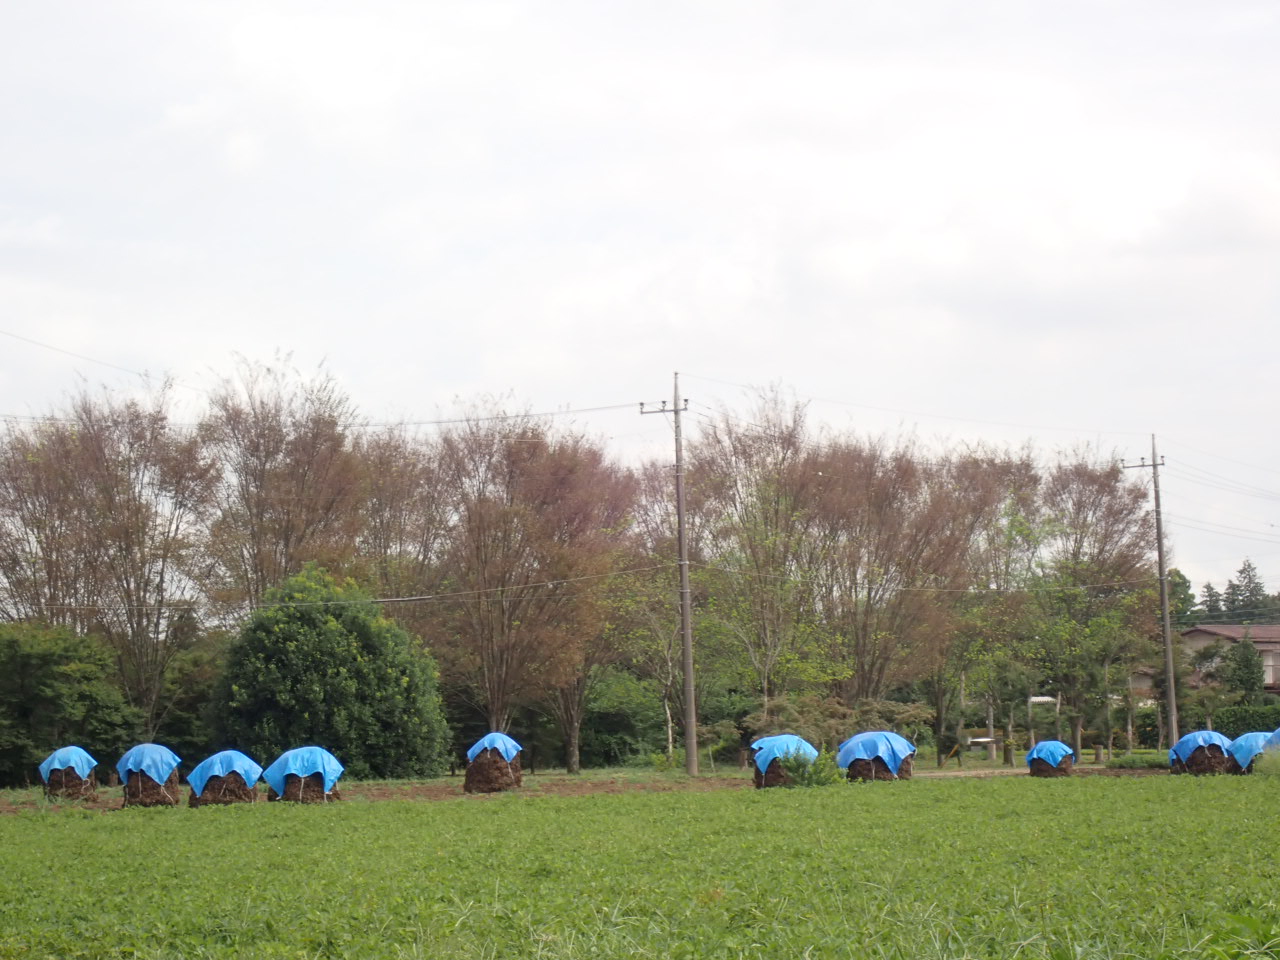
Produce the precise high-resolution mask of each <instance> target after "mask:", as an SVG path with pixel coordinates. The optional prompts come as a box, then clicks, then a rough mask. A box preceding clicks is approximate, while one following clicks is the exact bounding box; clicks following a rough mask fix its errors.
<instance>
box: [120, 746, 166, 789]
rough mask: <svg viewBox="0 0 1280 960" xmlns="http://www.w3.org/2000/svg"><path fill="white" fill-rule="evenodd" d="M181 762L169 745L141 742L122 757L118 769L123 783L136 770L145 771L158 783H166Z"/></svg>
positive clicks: (127, 780) (126, 781)
mask: <svg viewBox="0 0 1280 960" xmlns="http://www.w3.org/2000/svg"><path fill="white" fill-rule="evenodd" d="M181 762H182V760H181V759H179V757H178V755H177V754H176V753H174V752H173V751H172V750H170V749H169V748H168V747H162V746H160V744H158V743H140V744H138V745H137V746H136V747H131V748H130V749H129V752H128V753H126V754H125V755H124V756H123V757H121V758H120V762H119V763H117V764H116V770H117V771H118V772H119V774H120V782H121V783H128V782H129V774H130V773H132V772H134V771H135V770H136V771H139V772H141V773H145V774H146V775H147V776H148V777H150V778H151V779H152V780H154V781H155V782H156V783H164V782H165V781H166V780H168V779H169V774H171V773H173V771H174V768H176V767H177V766H178V764H180V763H181Z"/></svg>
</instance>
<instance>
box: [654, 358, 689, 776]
mask: <svg viewBox="0 0 1280 960" xmlns="http://www.w3.org/2000/svg"><path fill="white" fill-rule="evenodd" d="M688 409H689V401H688V400H682V399H681V397H680V374H678V373H677V374H675V375H674V380H673V389H672V396H671V406H670V407H668V406H667V401H665V400H663V401H662V405H661V407H659V408H658V409H656V410H646V409H645V405H644V404H643V403H641V404H640V413H641V414H646V413H670V414H671V415H672V420H673V422H674V427H675V435H676V437H675V439H676V464H675V475H676V551H677V555H678V564H677V565H678V566H679V568H680V637H681V660H682V664H683V668H684V768H685V772H687V773H688V774H689V776H691V777H696V776H697V775H698V707H697V703H696V702H695V699H694V697H695V689H694V682H693V617H692V606H693V604H692V601H691V598H690V596H691V595H690V590H689V541H688V536H687V534H686V531H685V522H684V439H683V437H682V435H681V432H680V414H681V413H683V412H684V411H686V410H688Z"/></svg>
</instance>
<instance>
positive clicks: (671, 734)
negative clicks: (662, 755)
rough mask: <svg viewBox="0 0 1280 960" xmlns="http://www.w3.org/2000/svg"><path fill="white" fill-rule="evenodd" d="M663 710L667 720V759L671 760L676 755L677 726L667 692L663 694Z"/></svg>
mask: <svg viewBox="0 0 1280 960" xmlns="http://www.w3.org/2000/svg"><path fill="white" fill-rule="evenodd" d="M662 710H663V713H665V714H666V718H667V759H668V760H670V759H671V758H672V757H673V756H675V753H676V724H675V720H674V719H672V716H671V697H670V696H668V695H667V694H666V693H665V692H664V693H663V694H662Z"/></svg>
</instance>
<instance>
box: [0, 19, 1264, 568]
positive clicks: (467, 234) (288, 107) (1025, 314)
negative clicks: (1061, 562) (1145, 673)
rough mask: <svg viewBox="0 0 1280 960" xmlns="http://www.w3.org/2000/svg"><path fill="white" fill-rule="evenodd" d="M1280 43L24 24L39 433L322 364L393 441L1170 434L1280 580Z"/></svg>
mask: <svg viewBox="0 0 1280 960" xmlns="http://www.w3.org/2000/svg"><path fill="white" fill-rule="evenodd" d="M357 6H359V9H358V10H357ZM1278 50H1280V5H1277V4H1276V3H1275V2H1274V0H1266V2H1261V0H1259V2H1248V0H1245V2H1237V3H1222V4H1211V3H1204V2H1194V3H1192V2H1178V0H1174V2H1170V0H1160V2H1127V3H1124V4H1116V3H1112V2H1106V3H1103V2H1096V3H1091V2H1072V3H1054V4H1049V3H988V2H963V3H927V2H924V3H910V4H902V3H874V4H873V3H869V2H862V3H858V2H848V0H841V2H833V3H822V2H813V3H805V4H796V3H782V2H779V3H772V4H769V3H750V2H744V0H733V2H725V3H707V4H698V3H688V2H680V3H665V2H654V0H645V2H643V3H598V2H592V3H588V2H583V3H556V2H551V3H538V4H533V3H528V4H524V3H485V2H477V0H468V2H466V3H456V4H450V5H444V4H432V3H422V2H412V3H403V4H400V3H384V2H371V3H365V4H360V5H355V4H336V3H323V2H314V0H307V2H297V3H272V2H264V0H254V2H246V3H236V2H226V0H218V2H209V3H179V4H175V3H170V2H164V3H161V2H154V3H144V2H133V3H130V2H118V3H111V4H98V3H58V4H51V3H31V4H23V3H16V2H9V3H6V4H4V5H3V9H2V10H0V84H2V85H3V91H4V96H3V97H0V331H3V332H4V334H6V335H5V336H0V358H2V360H0V414H3V415H9V416H12V415H30V414H39V413H46V412H49V411H50V410H51V409H53V408H54V407H55V406H56V405H57V404H59V403H60V402H61V401H62V400H63V399H64V398H65V396H66V394H67V393H68V392H69V391H71V390H73V389H75V387H76V384H77V382H78V378H83V379H86V380H88V381H89V382H90V383H94V384H96V383H99V382H102V383H107V384H110V385H112V386H113V387H116V388H118V389H121V390H130V391H132V390H137V389H139V387H140V384H141V383H142V381H141V380H140V378H138V377H136V376H132V375H130V374H128V373H125V372H123V371H120V370H116V369H113V368H112V367H109V366H104V364H113V365H115V366H117V367H122V368H125V369H127V370H135V371H147V372H150V373H152V374H170V375H172V376H173V377H175V378H176V379H177V380H178V381H179V383H180V384H181V385H182V386H181V387H180V388H179V390H178V392H179V393H180V394H183V395H185V396H187V397H189V398H192V399H193V400H194V402H196V403H198V402H199V400H200V398H201V397H202V395H203V393H202V392H203V391H207V390H209V389H210V388H211V386H212V385H213V384H214V383H215V382H216V380H217V379H218V378H219V377H221V376H225V375H227V374H229V373H231V372H232V370H233V368H234V364H235V357H236V355H242V356H245V357H248V358H252V359H264V360H266V359H270V358H271V357H273V356H274V355H276V354H278V353H290V354H292V356H293V360H294V363H295V364H297V365H298V366H299V367H300V368H302V369H303V370H314V369H315V368H316V366H317V365H318V364H320V363H322V362H323V363H325V364H326V366H327V368H328V369H329V370H330V371H331V372H332V373H333V374H334V375H335V376H336V377H337V378H338V379H339V380H340V382H341V383H342V384H343V386H344V387H345V388H346V389H347V390H348V391H349V393H350V395H351V396H352V398H353V399H354V400H355V401H356V403H357V404H358V405H359V407H360V408H361V410H362V412H363V413H364V414H365V415H367V416H368V417H370V418H371V419H374V420H391V419H401V418H409V419H430V418H434V417H439V416H444V415H448V414H449V413H450V412H452V411H454V410H455V409H456V403H455V401H456V399H457V398H462V399H463V400H464V401H467V400H471V399H473V398H475V397H477V396H479V395H482V394H497V395H506V396H509V397H510V398H511V402H512V403H514V404H518V405H527V406H528V407H529V408H531V409H533V410H535V411H544V410H558V409H579V408H587V407H599V406H609V405H613V404H630V403H636V402H638V401H641V400H647V401H656V400H660V399H661V398H663V397H665V396H669V395H670V392H671V374H672V372H673V371H675V370H679V371H681V375H682V385H683V387H684V392H685V393H686V394H687V395H688V396H689V397H690V398H691V400H692V401H693V407H692V409H693V410H694V411H695V412H698V413H700V414H705V413H707V412H709V411H710V410H712V409H713V408H715V407H716V406H717V405H719V404H727V405H729V406H730V407H732V408H734V409H741V410H745V409H746V406H747V400H746V399H745V394H744V392H743V390H742V389H741V388H740V386H738V385H746V386H753V385H763V384H770V383H776V384H781V385H782V386H783V387H784V388H785V389H786V390H788V391H790V392H791V393H793V394H794V395H795V396H796V397H797V398H799V399H811V400H813V404H812V407H811V411H812V415H813V417H814V418H815V419H816V420H818V421H822V422H826V423H830V424H831V425H832V426H834V427H836V428H839V429H855V430H859V431H869V432H873V433H884V432H889V433H891V434H892V433H897V432H899V431H906V432H914V433H915V434H917V435H918V436H919V437H920V438H921V439H923V440H927V441H935V440H939V441H943V440H946V441H950V442H965V441H978V440H987V441H995V442H999V443H1022V442H1025V441H1028V440H1030V441H1031V442H1032V443H1034V445H1035V446H1036V447H1038V448H1039V449H1042V450H1045V451H1054V450H1058V449H1064V448H1071V447H1074V446H1076V445H1078V444H1080V443H1086V442H1087V443H1095V444H1098V445H1100V446H1101V448H1102V449H1104V450H1106V451H1108V452H1111V451H1114V452H1116V453H1117V454H1118V455H1119V456H1127V457H1130V458H1132V459H1136V458H1137V457H1139V456H1141V455H1143V454H1144V453H1145V454H1147V455H1148V456H1149V454H1150V435H1151V434H1152V433H1155V434H1157V435H1158V439H1159V442H1160V445H1161V452H1162V453H1163V454H1165V455H1166V456H1167V459H1168V465H1167V469H1166V470H1165V471H1164V472H1163V473H1162V480H1163V483H1162V491H1163V494H1164V506H1165V510H1166V513H1167V515H1168V518H1169V521H1170V523H1169V529H1170V536H1171V539H1172V543H1173V550H1174V558H1173V559H1174V562H1175V563H1177V564H1178V565H1180V566H1181V567H1182V568H1183V569H1184V570H1185V571H1186V572H1187V573H1188V574H1189V575H1190V576H1191V577H1192V579H1193V581H1194V582H1195V583H1196V585H1197V587H1198V586H1199V585H1200V584H1201V583H1203V581H1204V580H1206V579H1212V580H1214V581H1215V582H1216V583H1217V584H1218V585H1219V586H1221V585H1222V583H1223V582H1224V581H1225V580H1226V579H1227V577H1229V576H1232V575H1233V574H1234V572H1235V571H1236V569H1237V568H1238V567H1239V565H1240V561H1241V560H1242V559H1243V558H1244V557H1246V556H1248V557H1252V558H1253V560H1254V561H1255V563H1256V564H1257V565H1258V567H1259V569H1260V571H1261V572H1262V574H1263V576H1264V578H1265V579H1266V581H1267V583H1268V585H1269V587H1270V589H1272V590H1276V589H1280V448H1278V444H1277V434H1276V430H1275V425H1276V421H1277V417H1276V408H1277V403H1276V393H1277V389H1278V388H1280V360H1278V359H1277V350H1276V347H1277V343H1278V341H1280V336H1278V335H1277V333H1276V332H1275V321H1276V319H1277V313H1278V311H1277V308H1278V307H1280V110H1278V108H1277V104H1280V57H1277V51H1278ZM18 337H23V338H27V340H22V339H17V338H18ZM28 340H35V341H38V342H39V343H42V344H46V345H48V346H38V345H36V344H34V343H30V342H28ZM48 347H57V348H60V349H61V350H64V351H70V352H72V353H75V354H80V355H81V356H82V357H84V358H91V360H94V361H98V362H97V363H94V362H90V360H88V359H80V358H77V357H73V356H69V355H67V354H66V353H60V352H57V351H55V350H52V349H48ZM578 420H579V423H580V424H581V425H582V426H584V427H586V428H588V429H590V430H592V431H594V432H597V433H599V434H601V435H604V436H607V437H609V438H610V442H611V443H612V444H614V445H615V446H616V448H617V449H618V450H619V452H620V453H624V452H626V453H629V454H630V455H636V452H637V451H640V452H653V453H655V454H661V455H667V454H666V451H667V450H668V449H669V444H670V432H669V427H668V424H666V423H665V422H664V418H662V417H643V418H642V417H639V416H637V415H636V414H635V412H634V411H633V410H616V411H600V412H596V413H588V414H581V415H579V416H578ZM696 423H697V420H696V418H695V419H693V421H692V424H691V425H696Z"/></svg>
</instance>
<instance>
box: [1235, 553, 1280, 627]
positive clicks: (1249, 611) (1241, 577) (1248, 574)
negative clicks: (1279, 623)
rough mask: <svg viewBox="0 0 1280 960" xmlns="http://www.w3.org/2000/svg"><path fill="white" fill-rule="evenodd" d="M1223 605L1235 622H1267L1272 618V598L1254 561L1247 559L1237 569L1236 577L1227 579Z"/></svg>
mask: <svg viewBox="0 0 1280 960" xmlns="http://www.w3.org/2000/svg"><path fill="white" fill-rule="evenodd" d="M1222 605H1223V607H1224V608H1225V611H1226V613H1227V616H1228V619H1229V620H1230V621H1232V622H1234V623H1258V622H1266V621H1267V620H1269V619H1270V618H1271V614H1272V613H1273V612H1274V611H1273V610H1272V607H1271V598H1270V597H1269V596H1268V595H1267V588H1266V586H1265V585H1264V584H1263V582H1262V579H1261V578H1260V577H1259V576H1258V569H1257V567H1255V566H1254V565H1253V561H1251V560H1245V561H1244V563H1242V564H1241V565H1240V569H1239V570H1238V571H1236V579H1234V580H1228V581H1227V589H1226V590H1225V591H1224V592H1223V595H1222Z"/></svg>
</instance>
